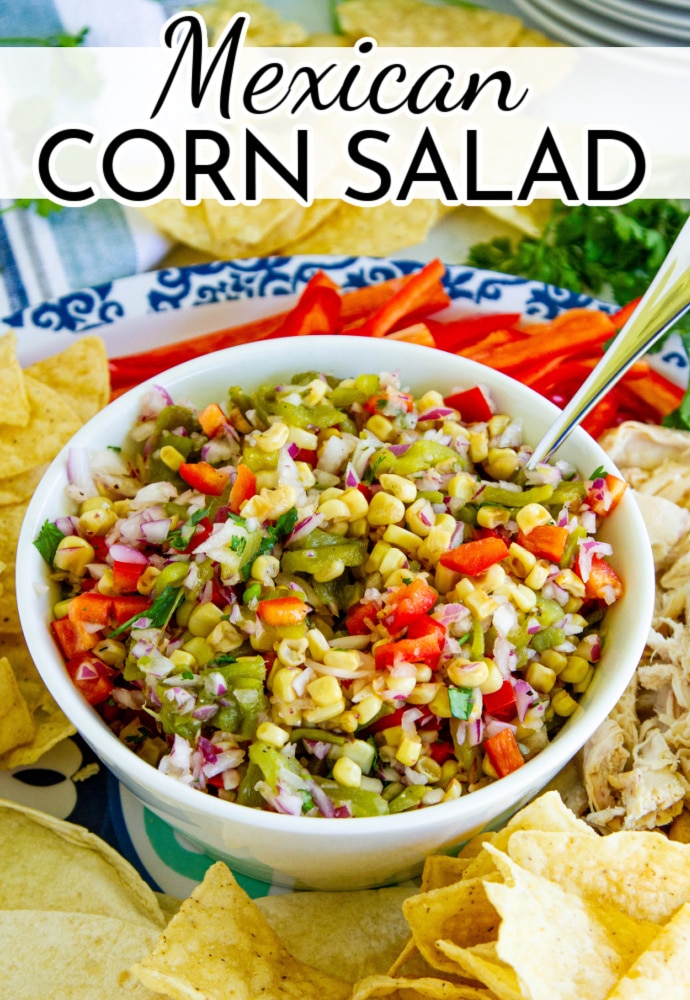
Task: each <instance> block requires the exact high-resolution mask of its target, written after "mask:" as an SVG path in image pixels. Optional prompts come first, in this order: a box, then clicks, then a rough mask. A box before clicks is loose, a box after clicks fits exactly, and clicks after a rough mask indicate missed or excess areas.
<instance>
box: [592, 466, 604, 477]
mask: <svg viewBox="0 0 690 1000" xmlns="http://www.w3.org/2000/svg"><path fill="white" fill-rule="evenodd" d="M605 475H606V469H605V468H604V466H603V465H600V466H599V468H598V469H595V470H594V472H593V473H592V475H591V476H590V477H589V478H590V479H602V478H603V477H604V476H605Z"/></svg>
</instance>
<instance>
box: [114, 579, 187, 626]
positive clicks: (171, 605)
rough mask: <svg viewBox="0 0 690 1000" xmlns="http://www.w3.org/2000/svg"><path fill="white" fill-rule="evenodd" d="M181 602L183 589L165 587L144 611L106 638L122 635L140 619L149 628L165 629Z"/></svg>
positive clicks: (133, 616)
mask: <svg viewBox="0 0 690 1000" xmlns="http://www.w3.org/2000/svg"><path fill="white" fill-rule="evenodd" d="M183 600H184V589H183V588H182V587H171V586H168V587H166V588H165V589H164V590H162V591H161V593H160V594H159V595H158V597H157V598H156V599H155V600H154V601H153V603H152V604H151V606H150V607H149V608H147V609H146V611H144V612H139V614H136V615H132V617H131V618H130V619H129V620H128V621H126V622H124V623H123V624H122V625H120V626H118V628H116V629H115V631H114V632H111V633H110V635H109V636H108V638H109V639H114V638H115V637H116V636H118V635H122V633H123V632H125V631H126V630H127V629H128V628H130V627H131V626H132V625H133V624H134V623H135V622H137V621H139V619H140V618H146V619H147V620H148V621H149V623H150V624H149V628H165V626H166V625H167V624H168V622H169V621H170V619H171V618H172V616H173V614H174V613H175V611H176V610H177V608H178V607H179V605H180V604H181V603H182V601H183Z"/></svg>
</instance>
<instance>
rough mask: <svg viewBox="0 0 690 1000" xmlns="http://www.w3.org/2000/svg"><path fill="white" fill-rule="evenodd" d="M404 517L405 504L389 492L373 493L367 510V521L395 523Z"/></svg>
mask: <svg viewBox="0 0 690 1000" xmlns="http://www.w3.org/2000/svg"><path fill="white" fill-rule="evenodd" d="M404 517H405V504H404V503H403V502H402V500H398V498H397V497H394V496H393V495H392V494H391V493H386V492H385V491H384V490H381V492H379V493H374V495H373V497H372V498H371V501H370V503H369V510H368V511H367V521H368V522H369V524H373V525H384V524H396V523H397V522H398V521H402V519H403V518H404Z"/></svg>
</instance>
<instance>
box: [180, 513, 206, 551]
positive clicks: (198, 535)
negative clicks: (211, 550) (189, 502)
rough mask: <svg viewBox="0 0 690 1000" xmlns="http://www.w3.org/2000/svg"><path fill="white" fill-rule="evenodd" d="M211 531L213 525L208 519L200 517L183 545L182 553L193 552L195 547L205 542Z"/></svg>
mask: <svg viewBox="0 0 690 1000" xmlns="http://www.w3.org/2000/svg"><path fill="white" fill-rule="evenodd" d="M212 531H213V525H212V524H211V521H210V519H209V518H208V517H202V519H201V520H200V521H199V523H198V524H196V525H195V526H194V534H193V535H192V537H191V538H190V539H189V541H188V542H187V544H186V545H185V547H184V549H183V550H182V551H183V552H193V551H194V549H195V548H196V547H197V545H201V543H202V542H205V541H206V539H207V538H208V536H209V535H210V534H211V532H212Z"/></svg>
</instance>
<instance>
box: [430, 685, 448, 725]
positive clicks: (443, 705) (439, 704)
mask: <svg viewBox="0 0 690 1000" xmlns="http://www.w3.org/2000/svg"><path fill="white" fill-rule="evenodd" d="M429 708H430V709H431V711H432V712H433V713H434V715H438V716H439V717H440V718H441V719H450V718H452V715H453V713H452V712H451V710H450V699H449V697H448V688H447V687H445V686H444V685H441V686H440V687H439V689H438V691H437V692H436V694H435V695H434V697H433V698H432V700H431V701H430V702H429Z"/></svg>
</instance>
